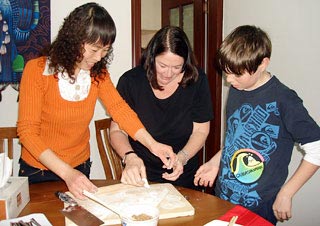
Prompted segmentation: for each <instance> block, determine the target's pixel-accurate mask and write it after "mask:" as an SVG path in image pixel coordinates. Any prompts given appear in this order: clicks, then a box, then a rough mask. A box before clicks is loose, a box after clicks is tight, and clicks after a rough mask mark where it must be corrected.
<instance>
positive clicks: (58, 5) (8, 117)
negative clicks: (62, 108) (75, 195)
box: [0, 0, 132, 179]
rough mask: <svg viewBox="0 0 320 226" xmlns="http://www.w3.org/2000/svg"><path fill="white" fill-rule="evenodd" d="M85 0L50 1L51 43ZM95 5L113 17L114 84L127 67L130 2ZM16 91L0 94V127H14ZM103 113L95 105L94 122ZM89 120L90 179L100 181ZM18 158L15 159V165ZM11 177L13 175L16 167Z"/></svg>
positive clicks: (102, 1)
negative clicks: (114, 27)
mask: <svg viewBox="0 0 320 226" xmlns="http://www.w3.org/2000/svg"><path fill="white" fill-rule="evenodd" d="M86 2H90V1H88V0H68V1H64V0H54V1H51V40H53V39H54V37H55V36H56V35H57V33H58V30H59V28H60V26H61V24H62V22H63V19H64V18H65V17H66V16H67V15H68V14H69V13H70V12H71V11H72V10H73V9H74V8H75V7H77V6H79V5H82V4H84V3H86ZM95 2H97V3H99V4H101V5H102V6H104V7H105V8H106V9H107V10H108V12H109V13H110V15H111V16H112V17H113V19H114V21H115V24H116V27H117V37H116V41H115V43H114V59H113V62H112V64H111V66H110V73H111V77H112V81H113V82H114V84H116V83H117V81H118V78H119V77H120V75H121V74H122V73H123V72H125V71H126V70H128V69H130V68H131V56H132V54H131V16H130V15H131V0H121V1H113V0H98V1H97V0H96V1H95ZM17 96H18V92H17V91H15V90H13V89H12V88H11V87H7V89H6V90H4V91H3V92H2V101H1V102H0V126H15V125H16V121H17V115H18V103H17V101H16V100H17ZM105 117H106V114H105V111H104V108H103V107H102V105H101V104H100V103H99V102H98V103H97V105H96V110H95V114H94V118H93V121H94V120H95V119H101V118H105ZM93 121H92V122H91V124H90V132H91V139H90V143H91V153H92V154H91V158H92V160H93V165H92V171H91V178H95V179H99V178H104V172H103V169H102V164H101V161H100V158H99V154H98V149H97V144H96V140H95V131H94V124H93ZM18 158H19V156H15V159H14V162H15V163H17V161H18ZM14 175H17V170H16V166H15V167H14Z"/></svg>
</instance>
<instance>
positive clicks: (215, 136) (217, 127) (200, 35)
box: [131, 0, 223, 162]
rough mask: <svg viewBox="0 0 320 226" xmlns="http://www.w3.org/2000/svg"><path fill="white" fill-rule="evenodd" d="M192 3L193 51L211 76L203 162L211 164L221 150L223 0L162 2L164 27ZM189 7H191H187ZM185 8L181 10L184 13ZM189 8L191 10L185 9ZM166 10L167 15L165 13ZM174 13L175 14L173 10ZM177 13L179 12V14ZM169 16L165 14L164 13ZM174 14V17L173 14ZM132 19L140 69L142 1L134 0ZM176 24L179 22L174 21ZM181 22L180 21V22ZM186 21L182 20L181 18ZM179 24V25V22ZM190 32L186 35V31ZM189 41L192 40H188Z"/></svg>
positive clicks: (134, 53)
mask: <svg viewBox="0 0 320 226" xmlns="http://www.w3.org/2000/svg"><path fill="white" fill-rule="evenodd" d="M190 4H193V6H192V11H193V24H192V26H193V31H192V32H193V34H192V35H193V40H196V41H194V42H193V43H194V52H195V55H196V57H197V60H198V63H199V66H200V67H201V68H203V69H204V71H205V72H206V74H207V75H208V80H209V85H210V90H211V98H212V102H213V108H214V109H213V110H214V119H213V120H212V121H211V125H210V133H209V135H208V138H207V141H206V145H205V152H204V155H203V156H202V157H203V158H202V159H203V162H206V161H208V160H209V159H210V158H211V157H212V156H214V154H215V153H216V152H217V151H219V150H220V143H221V94H222V77H221V72H220V71H219V70H217V68H216V66H215V59H216V57H215V56H216V52H217V49H218V47H219V46H220V44H221V41H222V18H223V13H222V11H223V0H162V2H161V7H162V9H161V11H162V13H161V14H162V22H161V24H162V25H165V24H170V16H171V15H172V14H176V15H178V17H179V18H181V12H182V14H183V7H189V6H190ZM188 5H189V6H188ZM181 7H182V11H181ZM185 9H189V11H190V8H185ZM164 10H165V12H164ZM171 10H172V11H171ZM177 11H178V12H177ZM165 13H166V14H165ZM170 14H171V15H170ZM131 16H132V25H131V26H132V66H133V67H134V66H137V65H138V64H139V61H140V57H141V48H142V46H141V34H142V32H141V0H131ZM172 20H173V21H176V19H174V18H173V19H172ZM180 21H181V19H179V23H178V24H180V25H181V23H180ZM182 21H183V19H182ZM176 23H177V22H176ZM186 33H187V32H186ZM189 38H190V37H189Z"/></svg>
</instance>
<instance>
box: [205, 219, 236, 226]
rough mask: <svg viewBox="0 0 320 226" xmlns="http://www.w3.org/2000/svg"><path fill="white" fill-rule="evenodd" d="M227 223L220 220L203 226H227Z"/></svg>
mask: <svg viewBox="0 0 320 226" xmlns="http://www.w3.org/2000/svg"><path fill="white" fill-rule="evenodd" d="M228 224H229V222H228V221H222V220H213V221H210V222H208V223H206V224H205V225H204V226H228ZM234 226H242V225H241V224H234Z"/></svg>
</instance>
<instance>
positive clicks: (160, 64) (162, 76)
mask: <svg viewBox="0 0 320 226" xmlns="http://www.w3.org/2000/svg"><path fill="white" fill-rule="evenodd" d="M183 64H184V59H183V58H182V57H181V56H179V55H176V54H174V53H171V52H169V51H168V52H165V53H163V54H160V55H158V56H156V72H157V81H158V83H159V85H160V86H166V85H168V84H169V83H171V82H172V81H174V80H176V79H179V77H180V75H181V74H182V73H181V70H182V66H183Z"/></svg>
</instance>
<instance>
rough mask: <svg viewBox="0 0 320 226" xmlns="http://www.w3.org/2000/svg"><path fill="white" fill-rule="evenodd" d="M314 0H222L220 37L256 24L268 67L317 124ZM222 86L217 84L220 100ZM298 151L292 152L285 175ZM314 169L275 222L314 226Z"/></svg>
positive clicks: (319, 48) (319, 79)
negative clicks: (286, 217) (284, 217)
mask: <svg viewBox="0 0 320 226" xmlns="http://www.w3.org/2000/svg"><path fill="white" fill-rule="evenodd" d="M319 9H320V1H318V0H308V1H300V0H281V1H279V0H269V1H257V0H241V1H234V0H224V16H223V18H224V26H223V27H224V36H225V35H227V34H229V33H230V32H231V30H233V29H234V28H235V27H237V26H239V25H243V24H252V25H257V26H260V27H261V28H262V29H264V30H265V31H267V32H268V33H269V35H270V38H271V40H272V42H273V53H272V56H271V65H270V67H269V71H270V72H272V73H273V74H275V75H276V76H277V77H278V78H279V79H280V80H281V81H282V82H284V83H285V84H286V85H287V86H289V87H291V88H292V89H294V90H296V92H297V93H298V95H299V96H300V97H301V98H302V99H303V100H304V104H305V106H306V107H307V109H308V110H309V113H310V115H311V116H312V117H313V118H314V119H315V120H316V121H317V123H318V124H320V104H319V97H320V89H319V84H320V76H319V71H318V69H317V68H318V67H317V66H318V65H319V52H320V42H319V36H320V24H319V21H320V14H319ZM226 93H227V87H223V99H224V101H225V98H226ZM300 159H301V154H300V153H299V152H297V151H296V150H294V154H293V157H292V161H291V164H290V166H289V170H290V174H292V173H293V171H294V170H295V169H296V167H297V165H298V164H299V162H300ZM319 180H320V172H317V173H316V175H314V177H313V178H311V180H310V181H309V182H308V183H307V184H306V185H305V186H304V187H303V188H302V189H301V190H300V191H299V192H298V193H297V194H296V195H295V197H294V200H293V218H292V219H291V220H290V221H288V222H285V223H279V224H278V225H280V226H285V225H288V226H289V225H290V226H302V225H303V226H315V225H320V218H319V209H320V199H319V197H318V196H319Z"/></svg>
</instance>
